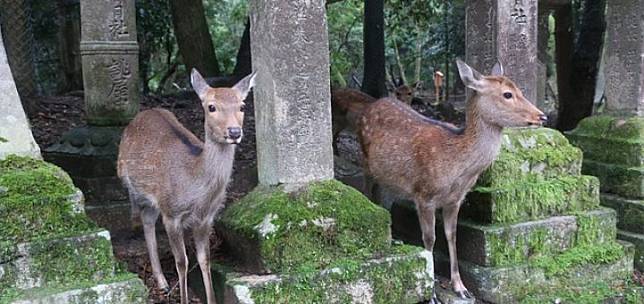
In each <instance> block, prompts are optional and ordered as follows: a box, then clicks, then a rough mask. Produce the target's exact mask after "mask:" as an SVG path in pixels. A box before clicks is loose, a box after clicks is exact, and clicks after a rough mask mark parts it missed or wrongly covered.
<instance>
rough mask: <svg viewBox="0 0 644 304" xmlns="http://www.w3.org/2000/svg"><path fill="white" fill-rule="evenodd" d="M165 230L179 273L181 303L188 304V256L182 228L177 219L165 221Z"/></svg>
mask: <svg viewBox="0 0 644 304" xmlns="http://www.w3.org/2000/svg"><path fill="white" fill-rule="evenodd" d="M164 223H165V230H166V232H167V233H168V240H169V241H170V247H171V248H172V255H174V263H175V266H176V267H177V274H178V275H179V291H180V292H181V304H188V256H187V255H186V246H185V243H184V240H183V228H182V227H181V224H180V223H179V221H178V220H173V221H168V222H165V221H164Z"/></svg>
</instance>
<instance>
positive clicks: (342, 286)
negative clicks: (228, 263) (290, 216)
mask: <svg viewBox="0 0 644 304" xmlns="http://www.w3.org/2000/svg"><path fill="white" fill-rule="evenodd" d="M394 248H395V249H394V251H399V253H397V254H392V255H389V256H385V257H382V258H379V259H373V260H368V261H364V262H358V261H355V260H344V261H338V263H336V264H337V265H335V266H332V267H330V268H327V269H325V270H322V271H315V272H303V273H291V274H273V275H239V274H236V273H225V272H222V271H221V270H220V269H222V268H221V267H216V266H215V267H213V278H215V280H216V282H215V285H219V286H218V289H220V290H223V292H215V294H216V295H217V296H219V297H220V298H219V299H217V300H218V301H217V303H225V304H242V303H243V304H245V303H329V304H333V303H373V304H379V303H382V304H390V303H399V304H406V303H408V304H416V303H419V302H424V301H427V300H429V299H431V295H432V290H433V287H434V268H433V265H434V263H433V257H432V254H431V253H430V252H428V251H426V250H423V249H422V248H419V247H414V246H407V245H396V246H394ZM217 280H218V282H217ZM191 284H193V285H194V284H195V283H194V282H193V283H191ZM196 284H200V283H196ZM196 287H198V286H196ZM221 296H223V298H221Z"/></svg>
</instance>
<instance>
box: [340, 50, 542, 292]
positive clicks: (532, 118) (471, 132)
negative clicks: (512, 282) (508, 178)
mask: <svg viewBox="0 0 644 304" xmlns="http://www.w3.org/2000/svg"><path fill="white" fill-rule="evenodd" d="M457 64H458V70H459V72H460V74H461V79H462V80H463V82H464V84H465V85H466V86H467V87H469V88H470V89H472V90H473V91H474V94H473V95H472V96H471V98H470V100H469V101H468V103H467V113H466V126H465V128H463V129H457V128H455V127H454V126H453V125H450V124H447V123H443V122H439V121H435V120H431V119H428V118H425V117H424V116H422V115H420V114H418V113H417V112H416V111H414V110H413V109H411V108H410V107H409V106H407V105H406V104H404V103H402V102H400V101H398V100H395V99H392V98H383V99H380V100H377V101H375V102H369V101H368V100H361V99H356V100H354V101H353V102H351V101H346V100H345V101H344V103H343V104H337V105H336V107H338V108H341V109H346V110H347V111H353V112H354V115H356V116H358V117H359V119H358V123H357V133H358V136H359V138H360V142H361V145H362V149H363V153H364V158H365V173H366V175H367V176H370V177H371V178H372V179H373V180H374V181H375V182H377V183H378V184H381V185H385V186H389V187H392V188H393V189H396V190H397V191H399V192H400V194H402V195H403V196H405V197H407V198H409V199H412V200H413V201H414V202H415V205H416V209H417V211H418V217H419V220H420V224H421V229H422V233H423V242H424V244H425V248H426V249H427V250H429V251H432V250H433V247H434V240H435V234H434V225H435V211H436V209H438V208H442V210H443V221H444V226H445V236H446V237H447V242H448V248H449V257H450V275H451V282H452V288H453V290H454V291H455V292H456V293H457V294H459V296H461V297H463V298H466V297H471V295H470V293H469V292H468V290H467V289H466V288H465V286H464V285H463V282H462V281H461V277H460V273H459V270H458V261H457V255H456V221H457V218H458V211H459V208H460V206H461V203H462V201H463V198H464V197H465V194H466V193H467V192H468V191H469V190H470V189H471V188H472V186H473V185H474V183H475V182H476V180H477V178H478V176H479V175H480V174H481V172H483V171H484V170H485V169H486V168H488V167H489V166H490V165H491V164H492V162H493V161H494V159H495V158H496V156H497V154H498V153H499V149H500V145H501V136H502V135H501V131H502V130H503V128H505V127H528V126H540V125H542V123H543V122H544V121H545V120H546V117H545V115H544V114H543V113H542V112H541V111H539V110H538V109H537V108H536V107H535V106H533V105H532V104H531V103H530V102H529V101H528V100H526V98H525V97H524V96H523V94H522V93H521V90H519V88H518V87H517V86H516V85H515V84H514V83H513V82H512V81H511V80H510V79H508V78H506V77H504V76H503V68H502V66H501V65H500V64H498V63H497V64H496V65H495V66H494V68H493V70H492V76H482V75H481V74H480V73H479V72H477V71H476V70H474V69H472V68H471V67H469V66H468V65H467V64H465V63H464V62H462V61H460V60H459V61H457Z"/></svg>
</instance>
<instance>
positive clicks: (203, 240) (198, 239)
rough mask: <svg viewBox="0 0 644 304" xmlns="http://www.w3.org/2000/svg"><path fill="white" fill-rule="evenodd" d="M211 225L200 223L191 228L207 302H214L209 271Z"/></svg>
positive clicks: (213, 303) (209, 303)
mask: <svg viewBox="0 0 644 304" xmlns="http://www.w3.org/2000/svg"><path fill="white" fill-rule="evenodd" d="M211 230H212V229H211V226H210V225H209V224H205V225H201V226H199V227H197V228H195V229H193V232H192V234H193V237H194V240H195V247H196V250H197V261H198V262H199V268H201V277H202V278H203V285H204V288H205V289H206V298H207V299H208V304H215V303H216V301H215V294H214V292H213V290H212V278H211V272H210V233H211Z"/></svg>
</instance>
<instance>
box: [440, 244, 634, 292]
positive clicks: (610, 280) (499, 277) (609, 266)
mask: <svg viewBox="0 0 644 304" xmlns="http://www.w3.org/2000/svg"><path fill="white" fill-rule="evenodd" d="M611 246H616V247H613V248H616V250H617V251H611V252H612V254H613V256H611V259H610V260H609V261H606V260H605V259H607V257H606V256H603V255H602V251H601V250H599V251H598V253H597V255H598V256H589V257H588V259H597V261H596V262H585V260H584V259H583V257H580V259H574V256H575V255H577V256H579V255H580V253H579V252H575V253H573V252H572V250H571V251H570V254H567V253H563V254H561V255H558V256H555V259H557V258H559V259H565V261H562V262H554V260H553V262H551V263H550V262H549V263H548V265H549V266H544V264H537V263H527V264H522V265H516V266H510V267H483V266H479V265H476V264H474V263H470V262H467V261H459V266H460V274H461V278H462V279H463V283H464V284H465V286H466V287H467V288H468V289H469V290H470V291H471V292H474V294H475V295H476V296H477V299H479V300H484V301H488V302H492V303H518V302H520V301H521V300H522V299H524V298H525V297H526V296H530V297H539V296H548V295H550V294H551V293H556V292H563V291H565V290H568V291H570V290H577V291H579V290H581V291H585V292H592V288H594V286H595V285H597V284H604V285H606V286H609V287H611V288H612V287H617V286H622V285H624V283H625V282H626V281H627V280H628V279H629V278H630V276H631V275H632V272H633V245H632V244H630V243H626V242H621V241H620V242H619V243H618V244H617V245H611ZM581 251H582V253H581V254H583V250H581ZM435 262H436V264H435V267H436V270H437V273H438V274H440V275H445V276H449V259H448V258H447V256H445V255H442V254H439V253H437V254H436V255H435ZM558 263H561V265H562V266H561V268H556V267H557V265H559V264H558ZM564 265H565V266H564ZM548 267H550V268H548ZM555 298H556V297H553V298H550V299H548V300H547V301H544V302H539V303H553V301H554V300H555Z"/></svg>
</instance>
